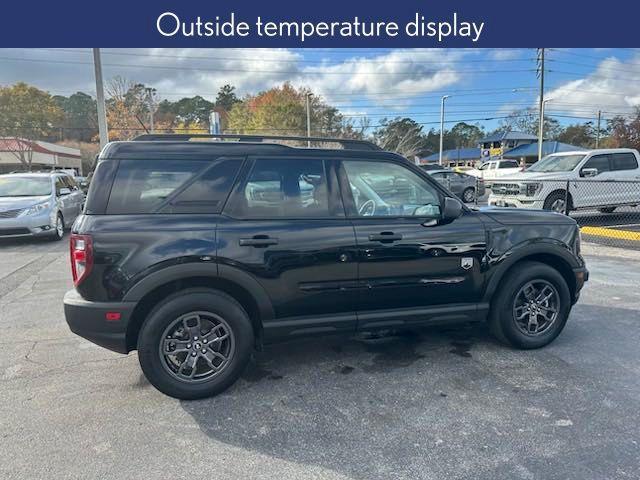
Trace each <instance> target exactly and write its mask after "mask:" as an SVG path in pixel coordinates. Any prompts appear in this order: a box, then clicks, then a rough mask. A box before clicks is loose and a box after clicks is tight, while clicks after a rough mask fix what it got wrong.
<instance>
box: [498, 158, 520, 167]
mask: <svg viewBox="0 0 640 480" xmlns="http://www.w3.org/2000/svg"><path fill="white" fill-rule="evenodd" d="M498 168H518V162H516V161H515V160H509V161H502V162H500V164H499V166H498Z"/></svg>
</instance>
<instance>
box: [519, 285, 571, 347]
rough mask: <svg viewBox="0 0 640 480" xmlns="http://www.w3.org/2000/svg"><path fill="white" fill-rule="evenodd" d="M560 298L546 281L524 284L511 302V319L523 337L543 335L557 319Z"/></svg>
mask: <svg viewBox="0 0 640 480" xmlns="http://www.w3.org/2000/svg"><path fill="white" fill-rule="evenodd" d="M559 306H560V297H559V295H558V291H557V290H556V288H555V287H554V286H553V285H552V284H551V283H550V282H548V281H546V280H542V279H540V280H532V281H530V282H527V283H526V284H524V285H523V286H522V287H521V288H520V290H519V291H518V293H517V294H516V296H515V299H514V302H513V318H514V320H515V323H516V326H517V327H518V329H519V330H520V331H521V332H522V333H524V334H525V335H533V336H536V335H541V334H543V333H545V332H546V331H547V330H548V329H549V328H550V327H551V326H552V325H553V324H554V322H555V321H556V319H557V318H558V310H559Z"/></svg>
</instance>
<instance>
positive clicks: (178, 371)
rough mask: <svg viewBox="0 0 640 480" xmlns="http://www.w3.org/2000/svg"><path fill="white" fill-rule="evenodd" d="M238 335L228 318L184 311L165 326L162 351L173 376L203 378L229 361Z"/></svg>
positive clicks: (186, 380) (202, 379)
mask: <svg viewBox="0 0 640 480" xmlns="http://www.w3.org/2000/svg"><path fill="white" fill-rule="evenodd" d="M234 351H235V338H234V335H233V331H232V330H231V328H230V327H229V325H228V324H227V322H226V321H225V320H224V319H223V318H222V317H220V316H219V315H216V314H215V313H211V312H205V311H196V312H190V313H187V314H185V315H181V316H180V317H178V318H176V319H175V320H174V321H173V322H171V323H170V324H169V326H168V327H167V328H166V329H165V331H164V333H163V335H162V339H161V343H160V346H159V353H160V357H161V359H162V365H163V367H164V368H165V370H166V371H167V373H169V374H170V375H171V376H173V377H174V378H176V379H178V380H181V381H183V382H202V381H205V380H209V379H210V378H212V377H214V376H217V375H219V374H220V373H221V372H223V371H224V370H225V368H226V367H227V366H228V365H229V363H230V361H231V359H232V358H233V355H234Z"/></svg>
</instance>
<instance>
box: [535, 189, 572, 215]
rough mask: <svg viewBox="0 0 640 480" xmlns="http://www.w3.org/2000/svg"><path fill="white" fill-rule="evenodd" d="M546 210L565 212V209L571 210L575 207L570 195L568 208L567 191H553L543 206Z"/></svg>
mask: <svg viewBox="0 0 640 480" xmlns="http://www.w3.org/2000/svg"><path fill="white" fill-rule="evenodd" d="M542 208H543V209H545V210H551V211H552V212H556V213H563V214H564V213H565V211H567V210H568V211H571V210H572V209H573V205H572V202H571V197H569V208H568V209H567V206H566V200H565V193H564V192H553V193H552V194H550V195H549V196H548V197H547V198H546V199H545V201H544V205H543V207H542Z"/></svg>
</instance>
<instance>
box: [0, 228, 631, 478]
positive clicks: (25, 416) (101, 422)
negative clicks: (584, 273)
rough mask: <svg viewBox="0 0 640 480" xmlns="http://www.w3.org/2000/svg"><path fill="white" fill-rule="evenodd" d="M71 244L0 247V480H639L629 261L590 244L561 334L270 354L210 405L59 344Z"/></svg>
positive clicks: (128, 359)
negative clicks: (527, 342) (530, 340)
mask: <svg viewBox="0 0 640 480" xmlns="http://www.w3.org/2000/svg"><path fill="white" fill-rule="evenodd" d="M67 249H68V244H67V242H66V241H62V242H58V243H47V242H34V241H13V242H6V241H5V242H2V243H0V328H1V331H2V332H3V337H2V340H1V341H0V343H1V344H2V349H1V353H0V379H1V385H2V388H0V399H1V403H2V416H1V418H2V429H1V435H2V445H3V446H2V449H0V478H2V479H21V480H22V479H41V478H56V479H66V478H69V479H76V478H77V479H81V478H82V479H86V478H100V479H102V478H109V479H110V478H114V479H115V478H127V479H138V478H140V479H143V478H144V479H154V478H208V477H210V478H234V479H236V478H251V479H259V478H265V479H266V478H296V479H299V478H305V479H306V478H314V479H346V478H350V479H363V480H364V479H391V478H393V479H415V478H420V479H445V478H446V479H449V478H451V479H457V478H475V479H492V480H493V479H545V480H547V479H563V480H564V479H580V480H586V479H598V480H602V479H627V478H634V479H635V478H640V466H639V460H638V459H640V444H639V442H640V348H638V345H640V288H638V287H640V255H638V254H637V252H628V251H620V250H615V251H614V250H607V249H604V248H602V247H597V248H596V247H590V246H588V245H587V246H585V251H586V252H587V255H586V258H587V261H588V265H589V268H590V270H591V281H590V282H589V284H588V285H587V287H586V288H585V290H584V291H583V295H582V298H581V300H580V302H579V304H578V305H577V306H576V307H575V308H574V310H573V312H572V314H571V317H570V319H569V323H568V325H567V327H566V329H565V331H564V332H563V334H562V335H561V336H560V337H559V338H558V340H556V342H555V343H553V344H552V345H551V346H549V347H547V348H545V349H542V350H537V351H528V352H523V351H515V350H511V349H509V348H506V347H503V346H500V345H498V344H497V343H495V342H494V341H493V340H491V339H490V338H489V337H488V335H487V334H486V332H485V330H484V328H482V326H464V327H459V328H448V329H438V330H425V331H420V332H414V333H411V334H404V335H402V336H391V337H387V338H382V339H369V340H366V341H365V340H337V339H329V340H327V339H321V340H312V341H307V342H304V343H298V344H290V345H280V346H277V347H270V348H268V349H267V350H266V351H264V352H261V353H259V354H257V355H256V357H255V360H254V361H253V363H252V364H251V366H250V367H249V369H248V370H247V371H246V372H245V374H244V376H243V379H242V380H241V381H239V382H238V383H237V384H236V385H235V386H233V387H232V388H231V389H230V390H229V391H227V392H226V393H224V394H222V395H220V396H218V397H216V398H213V399H208V400H202V401H195V402H180V401H177V400H174V399H171V398H168V397H165V396H163V395H162V394H160V393H158V392H157V391H156V390H154V389H153V388H152V387H151V386H150V385H149V384H148V383H147V382H146V380H145V379H144V377H143V376H142V375H141V372H140V369H139V367H138V362H137V358H136V355H135V354H130V355H128V356H123V355H118V354H115V353H111V352H108V351H107V350H103V349H101V348H99V347H96V346H94V345H92V344H90V343H89V342H86V341H84V340H82V339H81V338H78V337H76V336H74V335H73V334H71V333H70V332H69V330H68V329H67V326H66V324H65V322H64V318H63V311H62V295H63V293H64V292H65V291H66V290H67V289H68V288H70V286H71V280H70V274H69V268H68V260H67V255H68V254H67Z"/></svg>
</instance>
